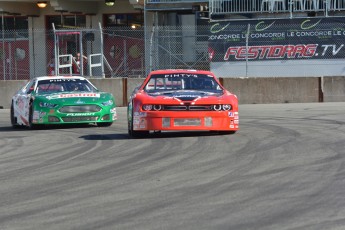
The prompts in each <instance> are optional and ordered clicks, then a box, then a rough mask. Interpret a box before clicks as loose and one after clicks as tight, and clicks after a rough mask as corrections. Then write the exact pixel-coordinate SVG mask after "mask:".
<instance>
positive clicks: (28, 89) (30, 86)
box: [24, 81, 35, 94]
mask: <svg viewBox="0 0 345 230" xmlns="http://www.w3.org/2000/svg"><path fill="white" fill-rule="evenodd" d="M34 89H35V81H32V82H29V84H27V85H26V87H25V88H24V92H25V93H26V94H30V93H32V91H34Z"/></svg>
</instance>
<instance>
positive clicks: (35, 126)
mask: <svg viewBox="0 0 345 230" xmlns="http://www.w3.org/2000/svg"><path fill="white" fill-rule="evenodd" d="M33 115H34V109H33V106H32V105H30V109H29V129H36V128H37V125H35V124H33V123H32V120H33Z"/></svg>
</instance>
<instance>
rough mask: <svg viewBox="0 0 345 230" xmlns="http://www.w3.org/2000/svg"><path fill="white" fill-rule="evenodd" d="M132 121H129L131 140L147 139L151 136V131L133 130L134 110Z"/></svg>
mask: <svg viewBox="0 0 345 230" xmlns="http://www.w3.org/2000/svg"><path fill="white" fill-rule="evenodd" d="M131 113H132V119H131V121H129V119H128V135H129V136H130V137H131V138H145V137H147V136H148V135H149V131H135V130H133V110H132V112H131Z"/></svg>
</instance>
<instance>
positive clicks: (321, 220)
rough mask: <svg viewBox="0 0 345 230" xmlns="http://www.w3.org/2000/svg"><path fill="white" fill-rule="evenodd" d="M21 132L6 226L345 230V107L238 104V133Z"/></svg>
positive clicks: (10, 136) (4, 201)
mask: <svg viewBox="0 0 345 230" xmlns="http://www.w3.org/2000/svg"><path fill="white" fill-rule="evenodd" d="M125 111H126V108H119V109H118V113H119V120H118V121H117V122H116V123H114V124H113V125H112V126H111V127H108V128H98V127H95V126H87V127H63V128H58V127H51V128H50V129H43V130H27V129H12V128H11V126H10V119H9V110H7V109H3V110H0V144H1V148H0V178H1V180H0V182H1V184H0V230H24V229H25V230H51V229H54V230H55V229H56V230H72V229H73V230H76V229H78V230H79V229H81V230H96V229H97V230H98V229H107V230H108V229H109V230H117V229H120V230H122V229H126V230H127V229H128V230H136V229H140V230H162V229H164V230H170V229H171V230H180V229H181V230H189V229H193V230H213V229H216V230H223V229H224V230H243V229H244V230H287V229H289V230H319V229H320V230H325V229H326V230H342V229H345V148H344V146H345V125H344V124H345V115H344V114H345V103H311V104H270V105H240V128H241V130H240V131H238V132H237V133H236V134H233V135H218V134H216V133H200V132H189V133H176V132H175V133H163V134H161V135H152V136H150V138H145V139H129V138H128V136H127V126H126V113H125Z"/></svg>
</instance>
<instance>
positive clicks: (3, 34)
mask: <svg viewBox="0 0 345 230" xmlns="http://www.w3.org/2000/svg"><path fill="white" fill-rule="evenodd" d="M4 13H5V12H1V26H2V65H3V66H2V70H3V76H4V80H6V54H5V31H4V30H5V29H4V27H5V23H4Z"/></svg>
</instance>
